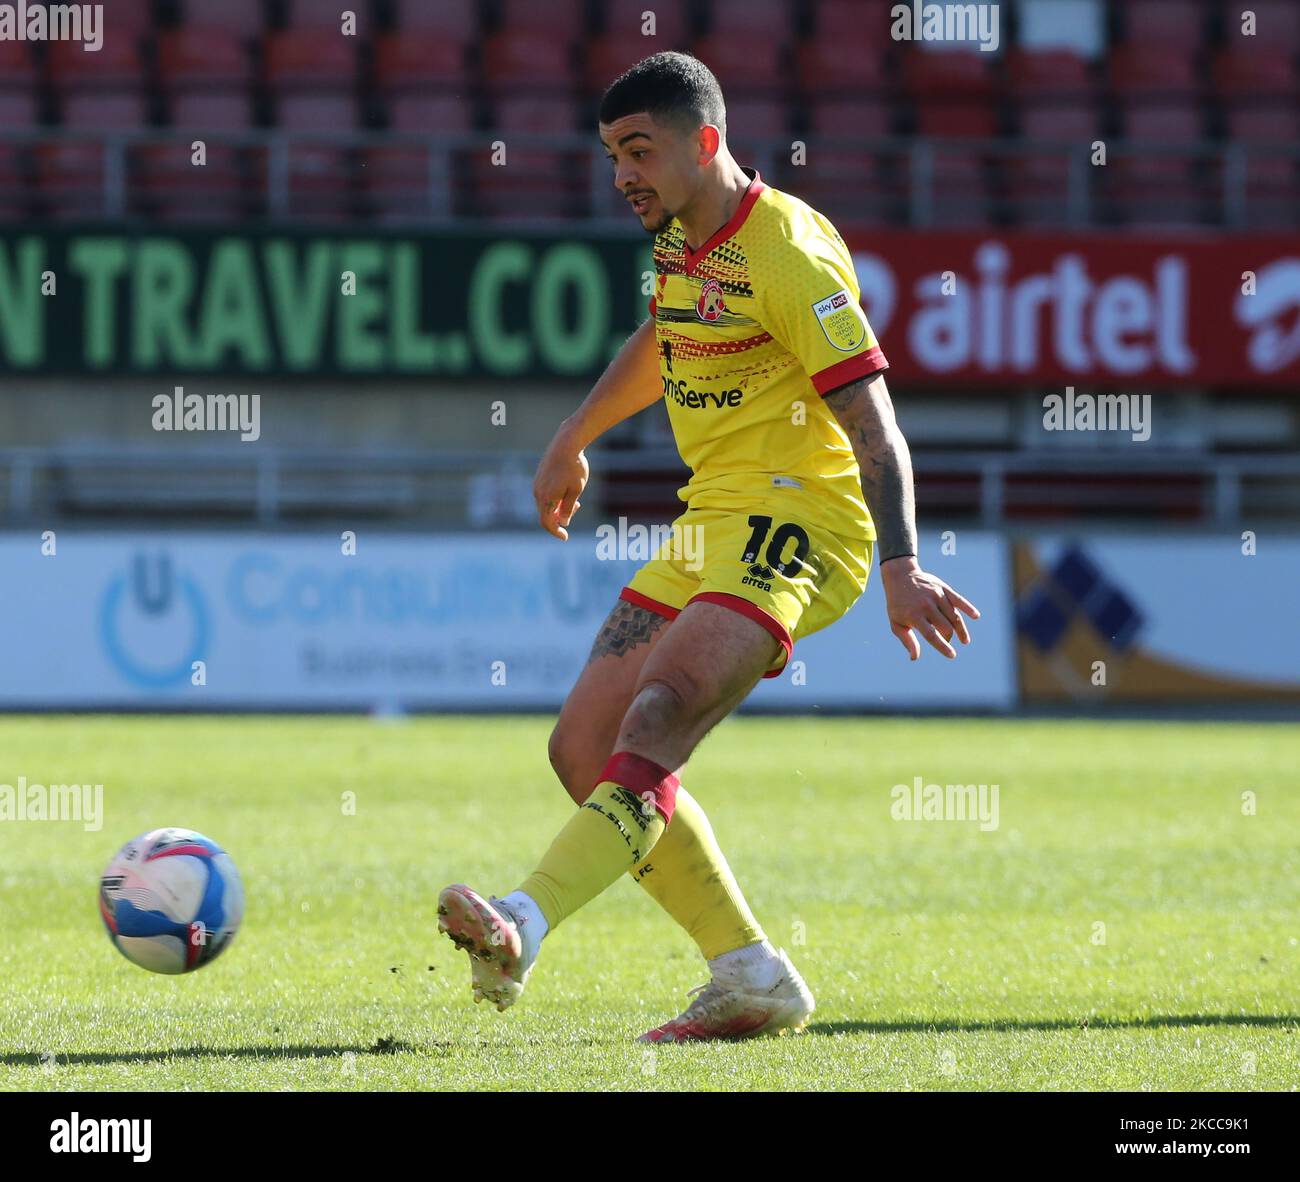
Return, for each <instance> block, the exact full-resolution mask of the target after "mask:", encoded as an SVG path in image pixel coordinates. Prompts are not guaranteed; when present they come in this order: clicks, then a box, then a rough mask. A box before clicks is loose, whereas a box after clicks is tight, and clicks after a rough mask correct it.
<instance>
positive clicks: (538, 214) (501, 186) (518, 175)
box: [470, 151, 590, 220]
mask: <svg viewBox="0 0 1300 1182" xmlns="http://www.w3.org/2000/svg"><path fill="white" fill-rule="evenodd" d="M509 159H510V167H509V168H500V167H497V166H495V165H493V164H492V162H491V159H490V158H489V156H488V155H487V153H486V152H483V151H478V152H476V153H475V154H474V156H473V158H472V160H471V163H470V175H471V177H472V180H473V185H474V210H475V212H476V213H479V214H482V215H484V216H487V217H491V218H498V219H526V220H533V219H538V218H542V219H548V220H549V219H553V218H568V217H573V216H575V215H576V214H579V213H580V212H582V210H583V209H584V207H585V204H586V196H587V190H588V187H589V180H590V161H589V158H587V157H585V156H575V155H574V154H573V153H566V152H540V151H525V152H519V151H516V152H512V153H511V154H510V157H509Z"/></svg>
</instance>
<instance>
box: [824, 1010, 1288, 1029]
mask: <svg viewBox="0 0 1300 1182" xmlns="http://www.w3.org/2000/svg"><path fill="white" fill-rule="evenodd" d="M1165 1026H1172V1027H1183V1026H1282V1027H1286V1026H1296V1027H1300V1015H1297V1014H1279V1015H1271V1014H1155V1015H1153V1016H1152V1017H1150V1018H1107V1017H1104V1016H1098V1015H1090V1016H1089V1017H1087V1018H1026V1019H1019V1018H990V1019H988V1020H986V1021H982V1022H981V1021H973V1022H964V1021H962V1020H960V1019H957V1018H933V1019H926V1018H911V1019H908V1020H906V1021H900V1022H813V1023H810V1024H809V1025H808V1026H807V1027H806V1029H805V1033H807V1034H925V1033H928V1032H931V1031H933V1032H934V1033H936V1034H947V1033H949V1032H961V1031H970V1032H972V1033H979V1032H981V1031H995V1032H996V1031H1003V1030H1005V1031H1013V1030H1085V1029H1087V1030H1151V1029H1157V1028H1159V1027H1165Z"/></svg>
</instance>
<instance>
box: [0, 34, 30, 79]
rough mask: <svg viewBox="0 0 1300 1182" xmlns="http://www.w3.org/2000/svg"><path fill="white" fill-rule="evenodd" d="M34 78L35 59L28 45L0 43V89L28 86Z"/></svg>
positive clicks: (13, 42) (23, 42) (11, 42)
mask: <svg viewBox="0 0 1300 1182" xmlns="http://www.w3.org/2000/svg"><path fill="white" fill-rule="evenodd" d="M36 78H37V74H36V59H35V58H33V57H32V52H31V47H30V46H29V45H28V43H27V42H26V41H0V87H3V88H4V89H9V88H10V87H18V86H29V85H31V84H33V83H35V81H36Z"/></svg>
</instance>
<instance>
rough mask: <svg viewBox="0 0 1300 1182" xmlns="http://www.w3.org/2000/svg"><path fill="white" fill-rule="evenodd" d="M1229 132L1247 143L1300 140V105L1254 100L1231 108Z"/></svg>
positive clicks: (1274, 142)
mask: <svg viewBox="0 0 1300 1182" xmlns="http://www.w3.org/2000/svg"><path fill="white" fill-rule="evenodd" d="M1228 136H1229V138H1231V139H1234V140H1240V141H1242V142H1244V143H1272V144H1290V145H1293V146H1294V145H1295V144H1297V143H1300V109H1297V108H1296V107H1295V106H1293V105H1292V104H1289V103H1288V104H1282V105H1269V104H1252V105H1249V106H1239V107H1232V108H1231V109H1230V110H1229V111H1228Z"/></svg>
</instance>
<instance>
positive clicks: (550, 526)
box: [533, 432, 591, 542]
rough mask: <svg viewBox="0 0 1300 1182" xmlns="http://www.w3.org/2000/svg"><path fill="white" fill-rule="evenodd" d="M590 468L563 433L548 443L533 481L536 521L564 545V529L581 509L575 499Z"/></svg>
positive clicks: (583, 486)
mask: <svg viewBox="0 0 1300 1182" xmlns="http://www.w3.org/2000/svg"><path fill="white" fill-rule="evenodd" d="M590 475H591V466H590V465H589V464H588V463H587V457H586V456H585V455H584V454H583V451H582V449H581V448H576V449H575V448H574V447H573V445H572V444H571V443H570V442H569V441H568V440H567V439H566V437H565V436H564V434H563V432H561V433H559V434H557V435H556V436H555V438H554V439H552V440H551V443H550V446H549V447H548V448H547V449H546V452H545V454H544V455H543V456H542V459H541V463H539V464H538V465H537V475H536V476H535V477H534V478H533V499H534V500H535V501H536V502H537V520H538V521H539V522H540V523H541V526H542V528H543V529H544V530H546V531H547V532H548V533H552V534H554V535H555V536H556V537H557V538H560V539H561V540H562V541H565V542H567V541H568V540H569V531H568V530H567V529H566V528H565V527H566V526H567V525H568V524H569V522H570V521H572V520H573V515H574V514H575V513H576V512H577V511H578V510H579V509H580V508H581V507H582V502H581V501H580V500H578V498H579V497H580V496H581V495H582V490H583V489H584V488H586V487H587V479H588V477H590Z"/></svg>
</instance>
